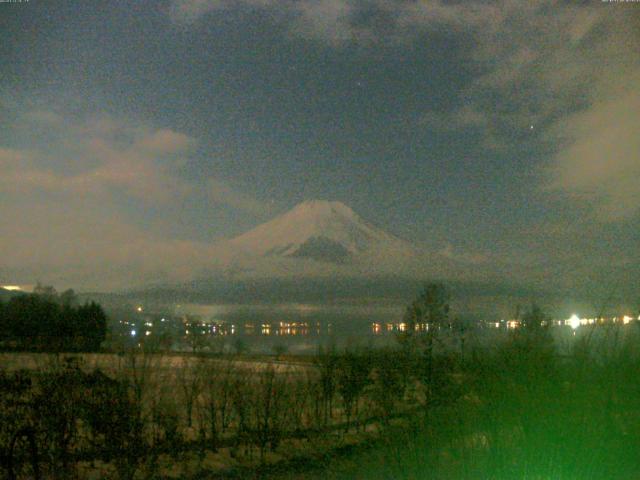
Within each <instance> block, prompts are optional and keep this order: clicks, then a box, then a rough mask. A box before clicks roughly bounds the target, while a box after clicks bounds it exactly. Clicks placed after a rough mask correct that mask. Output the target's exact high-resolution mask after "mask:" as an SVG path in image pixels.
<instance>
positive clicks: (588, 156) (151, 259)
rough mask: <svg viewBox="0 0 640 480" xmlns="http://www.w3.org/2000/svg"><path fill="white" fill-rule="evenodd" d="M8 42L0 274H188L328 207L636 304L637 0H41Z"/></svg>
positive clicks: (115, 282)
mask: <svg viewBox="0 0 640 480" xmlns="http://www.w3.org/2000/svg"><path fill="white" fill-rule="evenodd" d="M0 32H1V35H2V42H0V250H1V251H2V257H1V260H0V283H1V284H6V283H9V284H14V283H35V281H36V280H41V281H44V282H49V283H54V284H56V285H60V286H67V285H68V286H74V287H75V288H76V289H78V290H83V289H95V288H113V287H114V286H121V287H122V286H125V287H126V286H127V284H129V283H130V284H134V283H136V282H140V281H144V280H146V279H151V278H153V276H154V275H155V273H156V272H158V271H171V272H176V274H177V275H178V276H179V277H181V278H184V277H188V276H189V274H190V273H192V272H193V271H195V269H196V268H197V266H198V265H201V264H202V263H203V262H206V257H207V254H208V252H209V251H210V250H209V249H210V246H211V245H212V244H213V243H214V242H216V241H218V240H220V239H222V238H229V237H233V236H235V235H238V234H240V233H242V232H244V231H246V230H247V229H249V228H251V227H253V226H255V225H257V224H259V223H261V222H264V221H267V220H269V219H271V218H272V217H274V216H275V215H277V214H280V213H282V212H284V211H286V210H288V209H290V208H292V207H293V206H295V205H296V204H297V203H299V202H301V201H304V200H308V199H326V200H339V201H341V202H343V203H345V204H347V205H349V206H350V207H352V208H353V209H354V210H355V211H356V212H358V213H359V214H360V215H361V216H362V217H364V218H365V219H367V220H370V221H372V222H373V223H375V224H376V225H378V226H379V227H381V228H383V229H385V230H387V231H389V232H391V233H393V234H395V235H397V236H399V237H402V238H404V239H406V240H409V241H411V242H412V243H414V244H416V245H421V246H423V247H424V248H426V249H428V250H430V251H432V252H440V253H442V254H443V255H446V256H449V257H451V258H455V259H459V260H460V261H465V262H469V264H470V265H480V266H481V267H482V268H485V269H487V270H491V271H495V272H505V274H506V273H507V272H508V273H509V275H508V277H509V278H518V279H519V280H520V281H521V282H523V283H530V284H532V285H544V284H553V285H555V284H557V285H562V286H564V287H568V288H574V287H575V288H580V289H583V290H585V291H589V289H598V288H600V286H602V285H608V287H607V288H609V287H610V286H612V285H615V284H616V283H621V287H620V288H622V289H626V291H628V292H631V294H633V295H635V296H636V297H637V285H638V284H639V282H640V273H639V272H640V248H639V247H640V3H632V2H628V3H625V2H602V1H600V0H592V1H587V2H554V1H537V0H536V1H512V0H500V1H489V0H485V1H477V2H474V1H469V2H458V1H442V0H440V1H433V2H428V1H409V0H406V1H405V0H395V1H394V0H361V1H356V0H296V1H294V0H175V1H169V2H159V1H138V0H137V1H130V2H116V1H113V2H111V1H110V2H106V1H59V2H50V1H46V2H45V1H43V0H29V1H28V2H25V1H23V2H22V3H0ZM630 285H634V286H635V287H634V288H635V289H630V287H629V286H630ZM634 292H635V293H634Z"/></svg>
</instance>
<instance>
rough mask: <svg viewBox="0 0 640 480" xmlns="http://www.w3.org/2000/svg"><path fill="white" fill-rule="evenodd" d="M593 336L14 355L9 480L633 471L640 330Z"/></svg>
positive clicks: (4, 398) (601, 474)
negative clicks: (562, 350)
mask: <svg viewBox="0 0 640 480" xmlns="http://www.w3.org/2000/svg"><path fill="white" fill-rule="evenodd" d="M634 328H635V327H634ZM613 334H615V332H613ZM589 338H593V337H585V341H583V342H579V343H576V345H575V347H574V348H573V349H572V351H571V353H570V354H569V355H564V354H563V355H562V356H559V355H558V353H557V350H558V349H557V346H556V345H555V344H554V340H553V339H552V338H551V337H550V336H548V335H546V333H545V332H544V331H530V332H526V331H523V332H516V333H514V334H513V335H512V336H510V337H509V338H507V339H505V341H504V342H502V343H500V344H496V345H494V346H493V347H492V348H484V347H483V348H476V347H475V346H474V345H466V348H465V350H464V351H462V350H457V351H456V350H433V349H430V348H429V345H430V342H431V341H433V340H435V338H431V339H428V338H427V337H424V338H420V339H417V340H418V341H416V342H409V343H406V342H405V343H402V344H400V345H399V346H398V348H395V349H389V350H356V351H353V350H352V351H342V352H337V351H335V350H331V349H326V350H320V351H319V352H318V354H317V355H316V356H315V357H312V358H309V357H305V358H304V359H302V358H301V359H295V358H289V359H287V361H282V360H281V359H278V358H276V357H270V358H269V357H262V358H257V357H256V358H249V357H236V356H228V357H216V358H207V357H194V356H164V355H158V354H145V353H140V352H129V353H126V354H123V355H98V354H91V355H49V356H48V355H29V354H4V355H3V356H2V357H1V358H0V360H1V361H2V373H1V376H0V380H1V382H2V387H3V388H2V389H1V392H2V393H1V397H0V401H1V407H2V408H1V410H0V415H1V416H2V419H1V420H2V423H0V425H1V426H0V449H1V451H2V457H1V460H2V467H3V469H4V470H3V471H4V474H5V475H6V476H7V478H36V477H38V478H80V479H84V478H87V479H88V478H120V479H133V478H141V479H142V478H180V479H196V478H197V479H204V478H211V479H216V478H274V479H280V478H281V479H288V478H302V477H304V478H318V479H320V478H367V479H369V478H371V479H383V478H393V479H396V478H406V479H414V478H416V479H418V478H420V479H422V478H434V479H478V478H487V479H493V478H495V479H507V478H508V479H512V478H527V479H543V478H554V479H589V478H593V479H602V478H607V479H616V478H620V479H627V478H636V477H638V476H640V458H639V457H638V455H637V451H640V355H639V354H638V348H637V345H640V342H639V341H638V340H640V335H638V331H637V329H636V330H627V331H626V333H625V338H624V339H623V340H621V341H620V342H617V343H612V342H607V343H606V344H605V345H606V347H603V344H598V343H590V342H589V341H588V339H589ZM425 340H426V341H425Z"/></svg>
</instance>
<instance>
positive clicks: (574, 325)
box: [569, 313, 580, 330]
mask: <svg viewBox="0 0 640 480" xmlns="http://www.w3.org/2000/svg"><path fill="white" fill-rule="evenodd" d="M569 325H571V328H573V329H574V330H575V329H576V328H578V327H579V326H580V318H579V317H578V316H577V315H576V314H575V313H574V314H573V315H571V318H570V319H569Z"/></svg>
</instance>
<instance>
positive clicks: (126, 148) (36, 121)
mask: <svg viewBox="0 0 640 480" xmlns="http://www.w3.org/2000/svg"><path fill="white" fill-rule="evenodd" d="M16 115H17V117H19V121H18V122H17V124H16V125H17V126H16V128H17V129H20V130H21V131H30V132H33V131H35V129H36V128H38V129H43V130H39V131H43V132H45V133H46V135H45V136H44V137H45V138H43V139H42V140H40V139H39V138H38V137H37V136H35V137H34V136H33V135H29V136H27V137H26V138H25V139H24V141H23V144H21V145H19V143H20V142H19V141H16V140H15V139H18V138H19V135H16V133H15V132H13V131H4V132H2V135H0V218H2V222H0V250H1V251H3V252H5V255H3V258H2V261H1V262H0V280H2V281H8V282H12V281H22V282H26V283H33V282H35V280H38V279H39V280H41V281H46V282H49V283H54V284H56V285H59V286H60V285H64V286H74V287H75V288H79V289H81V290H82V289H84V290H86V289H92V288H100V289H102V288H106V289H112V288H128V287H131V286H134V285H140V284H143V283H146V282H149V281H156V282H162V281H165V282H170V281H185V280H188V279H190V278H192V277H193V276H194V275H197V274H198V272H200V271H202V270H204V269H208V268H213V267H214V266H215V265H220V264H224V263H225V262H226V261H227V258H228V256H229V255H228V252H225V250H224V249H223V248H221V247H220V246H219V245H218V244H215V243H210V242H203V241H199V240H196V239H190V238H188V235H187V238H184V234H183V235H182V236H178V235H177V233H180V232H177V229H175V228H173V229H172V227H171V225H172V224H174V225H180V223H181V221H182V218H181V215H182V213H183V212H182V208H181V207H180V205H183V204H186V203H189V202H202V200H203V199H205V201H207V202H208V203H209V204H210V205H211V206H220V205H224V206H227V207H229V208H230V209H231V210H232V211H233V212H236V213H244V212H250V213H251V214H252V215H255V214H256V212H261V213H264V212H265V208H264V206H262V204H260V203H259V202H257V201H256V200H255V199H253V198H252V197H251V196H250V195H247V194H243V193H241V192H238V191H237V190H235V189H233V188H232V187H231V186H229V185H228V184H226V183H225V182H222V181H220V180H217V179H214V178H208V179H207V178H204V179H202V178H197V179H193V178H190V177H189V176H188V175H187V174H186V165H187V163H188V162H187V160H189V158H190V156H191V154H192V153H193V152H194V150H195V149H196V147H197V142H196V140H195V139H194V138H192V137H190V136H188V135H186V134H184V133H180V132H176V131H173V130H171V129H154V128H151V127H149V126H145V125H140V124H139V123H137V124H135V125H134V124H131V123H129V122H127V121H123V120H119V119H115V118H112V117H104V116H102V117H95V118H85V119H73V118H70V117H68V116H63V115H60V114H57V113H53V112H46V111H36V112H26V113H22V114H20V113H19V112H18V113H17V114H16ZM9 145H11V146H9Z"/></svg>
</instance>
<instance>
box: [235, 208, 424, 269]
mask: <svg viewBox="0 0 640 480" xmlns="http://www.w3.org/2000/svg"><path fill="white" fill-rule="evenodd" d="M230 243H231V244H232V245H233V246H234V247H236V248H238V249H240V250H242V251H244V252H247V253H250V254H252V255H258V256H266V257H282V258H308V259H312V260H316V261H319V262H327V263H335V264H345V263H350V262H352V261H355V260H357V259H358V258H360V257H362V256H368V254H372V253H378V254H379V253H381V252H384V253H387V254H391V253H396V254H397V253H402V254H404V255H411V254H412V253H413V250H414V249H413V247H412V246H411V245H410V244H409V243H407V242H405V241H403V240H400V239H399V238H396V237H394V236H393V235H390V234H388V233H386V232H384V231H383V230H381V229H379V228H377V227H375V226H373V225H371V224H370V223H368V222H366V221H365V220H363V219H362V218H361V217H360V216H359V215H358V214H356V213H355V212H354V211H353V210H352V209H351V208H349V207H348V206H346V205H344V204H343V203H340V202H329V201H321V200H313V201H307V202H303V203H301V204H299V205H297V206H296V207H294V208H293V209H292V210H290V211H288V212H286V213H284V214H282V215H280V216H278V217H276V218H275V219H273V220H271V221H269V222H266V223H263V224H262V225H259V226H257V227H256V228H254V229H253V230H250V231H249V232H247V233H244V234H242V235H240V236H238V237H236V238H234V239H232V240H231V242H230Z"/></svg>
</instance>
